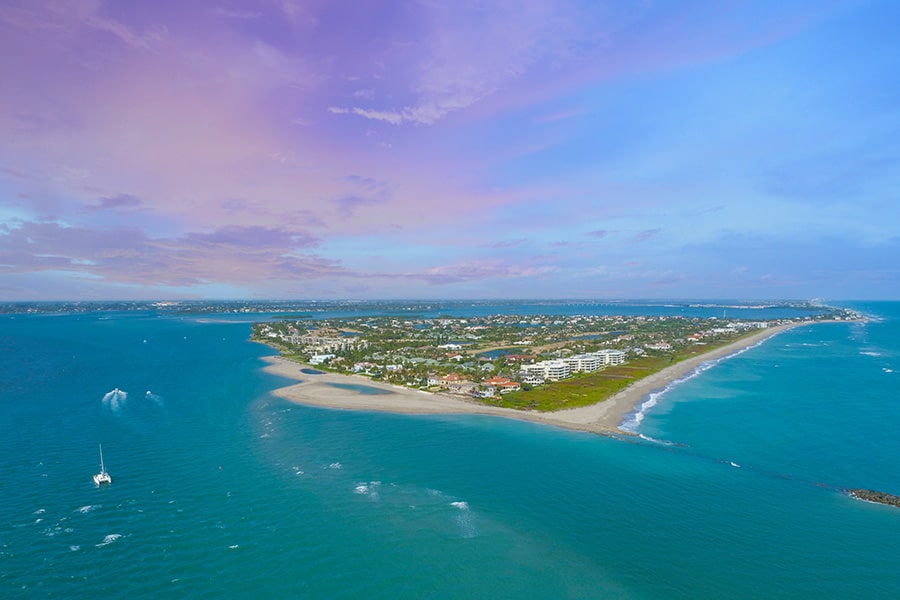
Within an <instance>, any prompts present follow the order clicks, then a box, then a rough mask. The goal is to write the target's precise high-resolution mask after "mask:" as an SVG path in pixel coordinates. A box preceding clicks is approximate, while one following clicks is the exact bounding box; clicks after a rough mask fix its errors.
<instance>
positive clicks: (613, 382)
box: [485, 332, 753, 412]
mask: <svg viewBox="0 0 900 600" xmlns="http://www.w3.org/2000/svg"><path fill="white" fill-rule="evenodd" d="M752 334H753V332H751V333H746V334H744V335H741V336H738V337H735V338H733V339H730V340H727V341H722V342H720V343H717V344H708V345H704V346H688V347H685V348H683V349H681V350H680V351H679V352H677V353H675V354H671V355H669V356H644V357H642V358H637V359H634V360H631V361H629V362H628V363H625V364H622V365H617V366H614V367H607V368H606V369H603V370H600V371H594V372H593V373H579V374H576V375H574V376H573V377H570V378H568V379H564V380H562V381H557V382H554V383H551V384H545V385H542V386H538V387H535V388H534V389H532V390H530V391H521V392H511V393H509V394H504V395H503V396H501V397H500V398H498V399H489V400H486V401H485V403H486V404H490V405H492V406H502V407H505V408H515V409H519V410H536V411H539V412H553V411H557V410H564V409H567V408H578V407H581V406H590V405H592V404H596V403H598V402H603V401H604V400H606V399H608V398H611V397H612V396H614V395H615V394H616V393H618V392H620V391H622V390H624V389H625V388H626V387H628V386H629V385H630V384H631V383H633V382H635V381H638V380H640V379H644V378H645V377H647V376H649V375H652V374H654V373H657V372H659V371H662V370H663V369H665V368H666V367H668V366H671V365H673V364H675V363H677V362H681V361H683V360H686V359H688V358H692V357H694V356H698V355H700V354H704V353H706V352H709V351H711V350H715V349H716V348H721V347H722V346H725V345H727V344H730V343H732V342H734V341H737V340H739V339H741V338H743V337H747V336H749V335H752Z"/></svg>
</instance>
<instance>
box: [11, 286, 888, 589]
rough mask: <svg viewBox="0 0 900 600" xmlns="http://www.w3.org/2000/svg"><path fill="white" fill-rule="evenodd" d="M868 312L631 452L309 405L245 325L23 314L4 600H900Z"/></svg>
mask: <svg viewBox="0 0 900 600" xmlns="http://www.w3.org/2000/svg"><path fill="white" fill-rule="evenodd" d="M850 308H854V309H856V310H859V311H862V312H864V313H866V314H869V315H871V316H872V317H873V318H872V320H871V321H869V322H866V323H835V324H816V325H809V326H804V327H800V328H798V329H794V330H791V331H788V332H785V333H782V334H779V335H777V336H775V337H773V338H771V339H769V340H768V341H766V342H765V343H763V344H762V345H760V346H758V347H756V348H753V349H751V350H748V351H746V352H744V353H742V354H740V355H739V356H735V357H732V358H729V359H727V360H723V361H720V362H719V363H717V364H715V365H713V366H710V368H707V369H705V370H704V371H703V372H702V373H700V374H699V375H697V376H695V377H691V378H688V379H687V380H686V381H684V382H683V383H681V384H679V385H677V386H675V387H673V388H672V389H671V390H669V391H667V392H666V393H664V394H662V395H661V396H659V397H654V398H653V399H652V401H653V402H655V405H654V406H653V407H652V408H650V409H649V410H647V411H646V414H643V415H642V416H643V419H642V420H641V421H640V423H639V424H638V425H636V426H635V427H636V430H637V432H639V433H640V434H642V435H643V436H644V439H636V440H633V441H632V440H627V441H623V440H617V439H610V438H605V437H598V436H594V435H591V434H586V433H580V432H571V431H566V430H561V429H556V428H552V427H546V426H538V425H534V424H530V423H523V422H515V421H509V420H503V419H497V418H488V417H479V416H455V415H454V416H403V415H390V414H376V413H367V412H353V411H336V410H324V409H316V408H309V407H303V406H294V405H291V404H289V403H287V402H286V401H284V400H281V399H278V398H275V397H274V396H271V395H270V394H269V392H270V391H271V390H272V389H275V388H276V387H279V386H281V385H284V384H286V383H287V381H285V380H282V379H279V378H277V377H274V376H271V375H268V374H266V373H263V372H262V371H261V368H262V366H263V363H262V361H261V360H260V357H262V356H265V355H270V354H272V351H271V350H270V349H269V348H267V347H265V346H261V345H258V344H253V343H250V342H248V341H247V338H248V335H249V330H250V326H249V323H248V322H240V321H237V320H235V319H234V318H226V317H221V318H217V317H207V318H202V319H201V318H193V317H190V316H175V315H163V314H157V313H154V312H152V311H146V312H116V313H80V314H62V315H22V314H20V315H2V316H0V352H2V354H0V356H2V361H0V434H2V435H0V490H2V494H0V597H3V598H40V597H59V598H79V597H97V596H102V597H106V598H125V597H145V596H154V597H156V596H163V595H164V596H165V597H175V598H248V597H272V598H292V597H293V598H512V597H516V598H894V597H897V596H898V594H900V509H897V508H893V507H888V506H883V505H876V504H871V503H866V502H861V501H857V500H853V499H851V498H849V497H848V496H847V495H845V494H844V493H842V491H841V488H845V487H863V488H874V489H879V490H882V491H886V492H890V493H894V494H900V465H898V461H900V304H898V303H870V304H854V305H852V306H850ZM664 309H665V310H670V311H671V314H679V311H680V310H682V309H681V308H679V307H677V306H675V307H671V306H670V307H664ZM479 310H486V309H483V308H479ZM567 310H569V309H567ZM653 310H663V309H662V308H658V307H656V308H654V309H653ZM310 376H311V377H314V376H315V375H310ZM116 389H118V390H120V393H114V392H115V390H116ZM632 421H633V422H634V421H635V419H633V418H632ZM98 443H102V444H103V450H104V458H105V460H106V466H107V469H108V470H109V472H110V473H111V474H112V476H113V484H112V485H111V486H105V487H103V488H100V489H98V488H96V487H95V486H94V485H93V483H92V482H91V479H90V477H91V475H92V474H93V473H95V472H96V471H97V468H98V461H99V457H98V453H97V444H98Z"/></svg>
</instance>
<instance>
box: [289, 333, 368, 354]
mask: <svg viewBox="0 0 900 600" xmlns="http://www.w3.org/2000/svg"><path fill="white" fill-rule="evenodd" d="M289 341H290V342H292V343H294V344H300V345H302V346H306V347H307V348H308V349H309V350H311V351H312V352H314V353H317V354H318V353H329V352H346V351H348V350H353V349H355V348H364V347H365V346H367V345H368V344H367V342H366V341H365V340H364V339H362V338H360V337H356V336H344V335H341V334H340V332H338V331H330V330H315V331H308V332H306V333H305V334H303V335H300V334H294V335H292V336H291V337H290V339H289Z"/></svg>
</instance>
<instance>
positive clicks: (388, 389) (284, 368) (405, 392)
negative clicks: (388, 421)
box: [263, 321, 840, 437]
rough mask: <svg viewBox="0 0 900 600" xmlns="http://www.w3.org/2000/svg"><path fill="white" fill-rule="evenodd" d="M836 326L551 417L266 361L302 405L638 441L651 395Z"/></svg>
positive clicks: (675, 371)
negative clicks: (635, 418)
mask: <svg viewBox="0 0 900 600" xmlns="http://www.w3.org/2000/svg"><path fill="white" fill-rule="evenodd" d="M832 322H840V321H812V322H810V321H806V322H798V323H786V324H783V325H777V326H775V327H769V328H767V329H764V330H760V331H759V332H758V333H754V334H753V335H750V336H747V337H745V338H743V339H740V340H737V341H735V342H733V343H731V344H728V345H727V346H722V347H721V348H716V349H714V350H710V351H709V352H706V353H703V354H700V355H698V356H694V357H691V358H688V359H685V360H683V361H680V362H678V363H675V364H673V365H671V366H669V367H666V368H665V369H663V370H661V371H657V372H656V373H653V374H651V375H648V376H647V377H644V378H643V379H639V380H637V381H635V382H633V383H631V384H630V385H629V386H628V387H627V388H625V389H624V390H622V391H620V392H618V393H616V394H614V395H613V396H610V397H609V398H607V399H606V400H604V401H602V402H598V403H596V404H593V405H591V406H584V407H579V408H572V409H567V410H561V411H556V412H548V413H541V412H527V411H521V410H516V409H512V408H502V407H497V406H487V405H484V404H480V403H478V402H475V401H472V400H467V399H465V398H463V397H458V396H454V395H450V394H444V393H440V392H438V393H432V392H425V391H420V390H414V389H410V388H405V387H401V386H397V385H393V384H389V383H384V382H380V381H373V380H371V379H369V378H368V377H365V376H362V375H343V374H338V373H329V372H323V373H321V374H318V375H311V374H306V373H303V372H302V369H315V367H313V366H310V365H304V364H302V363H298V362H295V361H292V360H289V359H287V358H284V357H282V356H278V355H276V356H265V357H263V360H264V361H265V362H267V363H269V364H268V365H266V366H265V367H264V368H263V370H264V371H266V372H268V373H272V374H275V375H279V376H281V377H285V378H287V379H294V380H296V381H297V383H294V384H291V385H288V386H285V387H281V388H278V389H276V390H273V391H272V394H274V395H275V396H278V397H280V398H284V399H286V400H288V401H290V402H294V403H296V404H304V405H308V406H317V407H322V408H332V409H345V410H368V411H380V412H393V413H399V414H479V415H491V416H499V417H506V418H511V419H518V420H520V421H529V422H533V423H541V424H544V425H554V426H557V427H563V428H566V429H573V430H577V431H587V432H592V433H597V434H601V435H607V436H616V437H618V436H623V435H625V436H634V435H636V433H635V432H632V431H628V430H624V429H621V428H620V426H621V425H622V422H623V420H624V419H625V416H626V415H628V414H629V413H632V412H634V411H635V410H636V409H638V407H639V406H640V405H641V404H642V403H643V402H644V400H645V398H647V397H648V396H649V395H650V394H652V393H656V392H659V391H662V390H664V389H665V388H666V387H667V386H669V385H670V384H671V383H673V382H674V381H677V380H679V379H682V378H684V377H685V376H687V375H688V374H690V373H692V372H693V371H694V370H696V369H697V368H698V367H700V366H701V365H703V364H704V363H707V362H710V361H715V360H720V359H722V358H725V357H728V356H731V355H734V354H737V353H739V352H741V351H743V350H746V349H747V348H750V347H751V346H756V345H758V344H760V343H762V342H763V341H764V340H767V339H768V338H770V337H772V336H774V335H777V334H779V333H781V332H783V331H786V330H788V329H793V328H795V327H801V326H803V325H812V324H815V323H832ZM355 385H358V386H365V387H366V388H371V389H372V390H373V392H372V393H364V392H362V391H354V390H353V389H347V388H346V387H343V386H355ZM338 386H342V387H338ZM376 390H377V391H376Z"/></svg>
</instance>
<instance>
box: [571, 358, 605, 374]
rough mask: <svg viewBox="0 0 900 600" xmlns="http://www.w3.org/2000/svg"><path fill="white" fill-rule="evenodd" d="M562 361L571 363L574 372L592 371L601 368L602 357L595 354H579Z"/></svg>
mask: <svg viewBox="0 0 900 600" xmlns="http://www.w3.org/2000/svg"><path fill="white" fill-rule="evenodd" d="M562 361H563V362H564V363H566V364H567V365H569V370H570V371H571V372H572V373H590V372H591V371H596V370H597V369H599V368H600V357H599V356H595V355H594V354H577V355H575V356H569V357H568V358H564V359H562Z"/></svg>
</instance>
